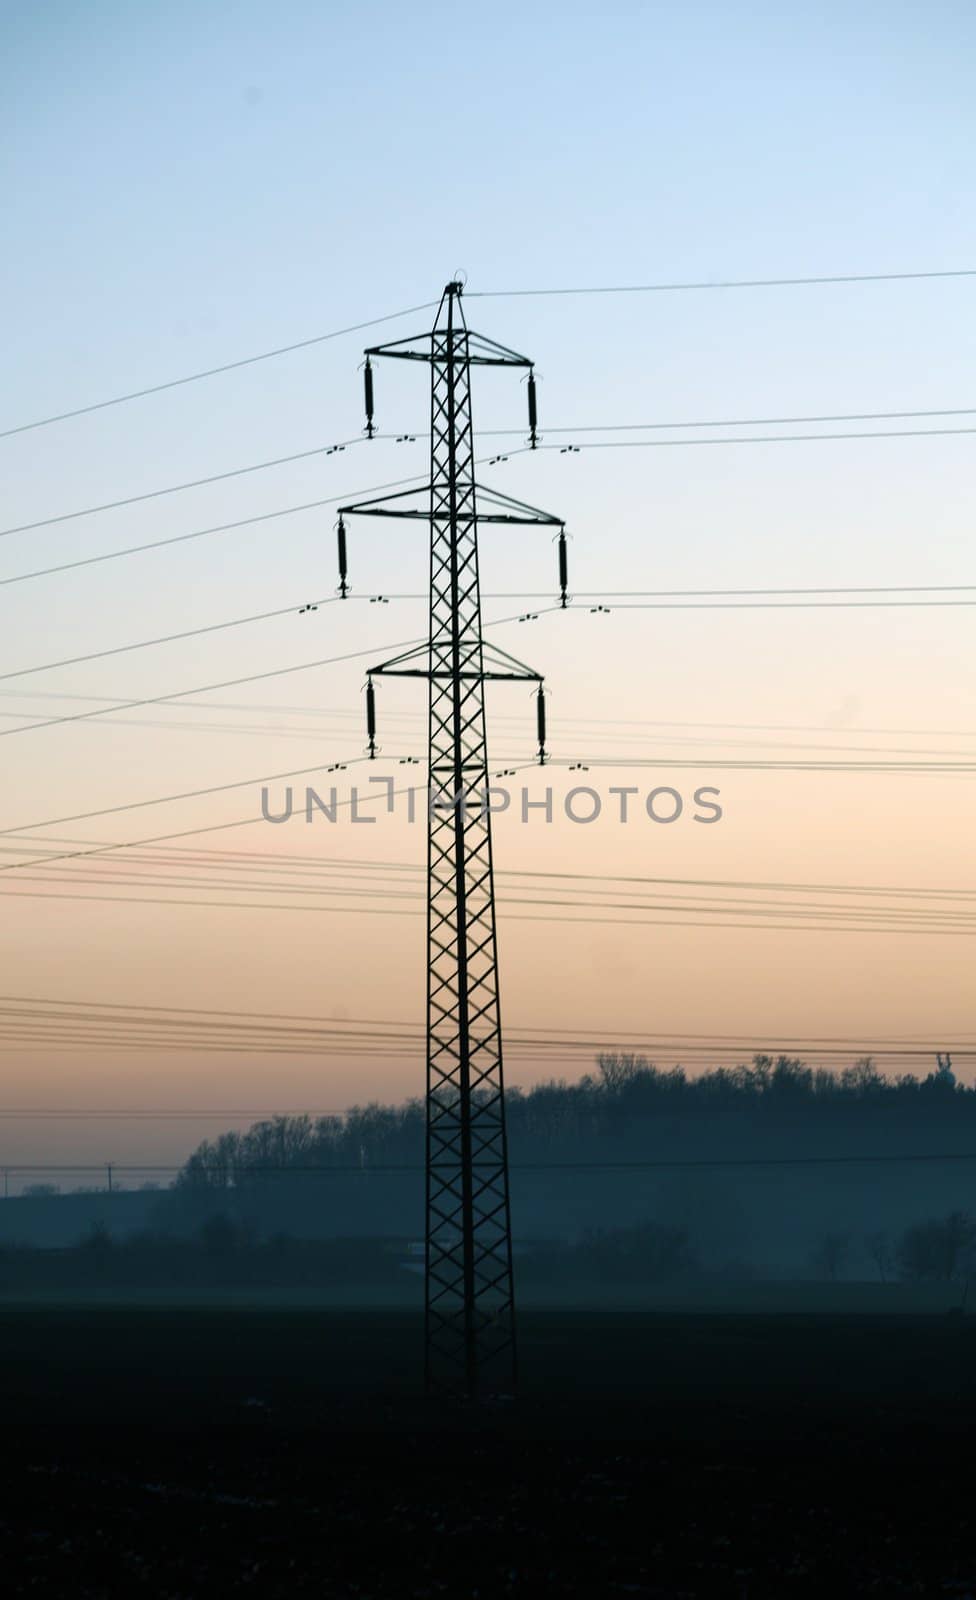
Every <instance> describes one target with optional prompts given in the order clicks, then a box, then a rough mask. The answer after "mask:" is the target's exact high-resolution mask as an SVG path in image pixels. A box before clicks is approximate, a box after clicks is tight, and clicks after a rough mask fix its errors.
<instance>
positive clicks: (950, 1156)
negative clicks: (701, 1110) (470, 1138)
mask: <svg viewBox="0 0 976 1600" xmlns="http://www.w3.org/2000/svg"><path fill="white" fill-rule="evenodd" d="M956 1161H976V1152H973V1151H955V1150H953V1151H947V1152H942V1153H939V1154H915V1153H909V1152H904V1153H899V1154H894V1155H889V1154H885V1155H860V1154H858V1155H832V1156H711V1157H709V1156H705V1157H695V1158H692V1159H690V1160H682V1159H681V1158H677V1157H676V1158H672V1159H670V1160H661V1161H653V1160H650V1161H649V1160H644V1161H512V1162H511V1163H510V1168H511V1171H513V1172H544V1173H557V1172H564V1173H579V1172H652V1171H663V1170H674V1169H681V1170H689V1171H694V1170H699V1169H701V1170H713V1169H716V1168H723V1167H737V1168H741V1167H839V1166H904V1165H908V1164H911V1165H916V1164H920V1163H933V1162H956ZM108 1167H111V1169H112V1171H113V1173H125V1172H131V1173H144V1172H160V1173H181V1172H183V1171H184V1168H185V1167H186V1162H183V1163H181V1164H180V1165H176V1164H175V1163H171V1164H160V1163H157V1162H148V1161H141V1162H120V1161H111V1162H109V1161H100V1162H94V1163H93V1162H73V1163H70V1162H63V1161H62V1162H43V1161H35V1162H25V1163H20V1162H18V1163H11V1162H4V1163H3V1165H2V1170H3V1171H5V1172H9V1173H11V1174H13V1173H31V1172H60V1173H66V1174H76V1173H89V1172H97V1173H104V1172H105V1171H106V1168H108ZM229 1167H230V1168H231V1169H232V1170H233V1171H234V1174H235V1176H236V1177H239V1178H250V1177H258V1176H261V1175H263V1174H265V1173H272V1172H280V1173H289V1174H291V1175H293V1176H301V1177H309V1176H316V1177H323V1178H324V1177H333V1176H342V1175H348V1174H350V1173H355V1174H356V1175H357V1176H358V1177H360V1178H361V1177H363V1175H364V1174H367V1173H377V1174H384V1175H391V1176H392V1175H393V1174H413V1173H418V1172H423V1171H424V1170H425V1169H424V1165H423V1163H422V1162H396V1161H367V1162H365V1163H363V1162H347V1163H339V1162H335V1163H328V1164H327V1163H322V1164H320V1165H314V1166H313V1165H308V1164H306V1163H301V1164H299V1163H284V1162H273V1163H272V1162H264V1161H262V1162H255V1163H250V1162H248V1163H243V1162H242V1163H240V1164H237V1163H234V1162H231V1163H229ZM220 1187H223V1186H222V1185H218V1184H209V1183H206V1182H203V1183H201V1184H200V1188H208V1189H217V1188H220Z"/></svg>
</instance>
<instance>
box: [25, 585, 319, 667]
mask: <svg viewBox="0 0 976 1600" xmlns="http://www.w3.org/2000/svg"><path fill="white" fill-rule="evenodd" d="M337 599H338V595H334V594H330V595H324V596H319V597H318V598H317V599H315V600H309V601H306V602H305V606H304V607H302V606H298V605H292V606H279V607H278V609H277V610H275V611H259V612H257V613H255V614H253V615H252V616H249V617H232V618H231V619H230V620H229V621H228V622H210V623H207V624H206V626H205V627H202V628H186V629H184V630H183V632H182V633H166V634H162V635H160V636H159V637H158V638H155V639H138V640H136V642H135V643H134V644H118V645H114V646H112V647H111V648H110V649H108V650H92V651H89V652H88V654H87V655H83V656H65V657H64V658H63V659H62V660H60V661H43V662H41V664H40V665H39V666H36V667H17V668H16V669H15V670H14V671H12V672H0V683H6V682H7V680H8V679H10V678H28V677H30V676H31V675H32V674H33V673H35V672H55V671H56V670H57V669H58V668H59V667H77V666H79V665H80V664H81V663H82V662H83V661H103V660H104V659H105V657H106V656H122V655H126V654H127V653H128V652H129V651H130V650H148V649H149V648H150V647H151V646H152V645H157V644H174V643H176V642H177V641H178V640H180V639H198V638H199V637H200V636H201V634H205V633H221V632H222V631H223V630H224V629H226V628H242V627H244V626H245V625H246V624H248V623H252V622H268V621H270V620H271V619H272V618H275V617H288V616H296V615H298V614H299V613H300V612H301V611H302V610H303V609H305V608H308V609H311V610H316V611H317V610H318V609H319V607H320V606H329V605H332V604H334V602H335V601H336V600H337Z"/></svg>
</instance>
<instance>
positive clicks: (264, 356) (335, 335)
mask: <svg viewBox="0 0 976 1600" xmlns="http://www.w3.org/2000/svg"><path fill="white" fill-rule="evenodd" d="M432 304H434V302H433V301H430V300H428V301H426V302H425V303H424V304H423V305H419V306H406V307H405V308H404V310H402V311H391V312H389V313H388V314H387V315H386V316H385V317H371V318H370V320H369V321H368V322H354V323H351V324H350V325H349V327H347V328H335V329H333V330H332V331H331V332H330V333H318V334H314V335H313V336H312V337H311V338H309V339H299V340H297V341H296V342H295V343H294V344H282V345H278V347H277V348H276V349H274V350H263V351H261V353H260V354H259V355H256V356H243V357H241V358H240V359H239V360H237V361H227V362H224V364H223V365H222V366H219V367H207V368H206V369H205V370H204V371H202V372H191V373H189V374H187V376H185V377H183V378H170V379H168V380H167V382H165V383H155V384H152V385H151V386H150V387H149V388H146V389H133V390H131V391H130V392H129V393H128V394H118V395H114V396H113V397H112V398H111V399H110V400H96V401H93V402H92V403H91V404H90V405H86V406H76V407H75V409H74V410H73V411H61V412H58V414H57V415H56V416H52V417H40V418H38V419H37V420H36V421H35V422H22V423H20V424H19V425H18V426H17V427H15V428H6V429H4V430H3V432H0V439H9V438H10V437H11V436H12V435H13V434H15V433H28V432H30V431H31V429H33V428H47V427H50V426H51V424H52V423H54V422H67V421H68V420H69V419H70V418H71V417H84V416H88V415H89V414H90V413H91V412H93V411H105V410H107V409H108V407H109V406H120V405H124V404H125V402H126V401H128V400H143V399H145V397H146V396H147V395H151V394H162V393H163V391H164V390H166V389H178V388H181V387H182V386H183V385H184V384H187V383H199V382H200V381H201V379H203V378H215V377H218V376H219V375H220V374H221V373H224V372H234V371H236V370H237V369H238V368H240V367H251V366H254V365H255V364H256V363H257V362H259V361H270V360H271V359H272V358H273V357H275V356H284V355H290V354H291V353H292V351H294V350H307V349H309V347H310V346H311V345H316V344H325V343H327V342H328V341H329V340H331V339H341V338H342V337H343V336H344V335H345V334H349V333H359V332H360V331H361V330H362V329H363V328H376V327H378V326H379V325H380V323H382V322H394V321H396V319H397V318H398V317H408V316H412V315H413V313H414V312H415V311H426V310H428V309H429V308H430V306H431V305H432Z"/></svg>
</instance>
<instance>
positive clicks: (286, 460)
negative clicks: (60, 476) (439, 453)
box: [0, 434, 394, 539]
mask: <svg viewBox="0 0 976 1600" xmlns="http://www.w3.org/2000/svg"><path fill="white" fill-rule="evenodd" d="M377 437H382V438H392V437H394V436H393V435H392V434H383V435H378V436H377ZM366 443H367V440H365V439H361V438H356V439H344V440H342V442H341V443H340V444H329V445H326V444H320V445H316V446H315V447H314V448H313V449H311V450H298V451H296V452H295V453H294V454H293V455H290V456H277V457H275V459H274V460H272V461H255V462H252V464H251V465H250V466H247V467H233V468H232V469H231V470H230V471H229V472H212V473H210V475H209V476H208V477H206V478H191V479H189V480H188V481H187V482H186V483H171V484H168V485H167V486H166V487H165V488H163V489H147V490H146V491H145V492H144V493H143V494H130V495H126V496H125V497H124V498H123V499H121V500H106V501H105V502H104V503H103V504H102V505H98V506H82V507H81V508H80V509H79V510H76V511H62V512H60V513H59V514H58V515H57V516H56V517H42V518H41V519H40V520H39V521H38V522H22V523H19V524H18V525H17V526H16V527H14V528H0V539H8V538H9V537H10V535H11V534H12V533H30V532H32V531H33V530H34V529H35V528H51V527H54V525H55V524H56V523H59V522H73V521H74V520H75V518H77V517H93V516H95V515H96V513H98V512H100V511H117V510H118V509H119V508H120V507H121V506H135V505H139V504H141V502H142V501H144V500H159V499H160V498H161V497H162V496H163V495H167V494H182V493H183V491H184V490H185V489H202V488H205V487H206V485H207V484H210V483H224V482H226V480H227V479H228V478H242V477H244V475H245V474H246V473H249V472H266V471H267V470H268V469H269V468H270V467H284V466H288V465H289V464H290V463H291V462H293V461H307V460H309V459H310V457H312V456H324V455H332V454H333V453H334V452H335V451H336V450H345V449H346V448H347V447H349V446H352V445H354V444H366Z"/></svg>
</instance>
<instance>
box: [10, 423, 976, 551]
mask: <svg viewBox="0 0 976 1600" xmlns="http://www.w3.org/2000/svg"><path fill="white" fill-rule="evenodd" d="M963 433H976V428H886V429H881V430H877V431H872V432H863V431H860V432H854V433H851V432H848V433H764V434H733V435H730V436H728V437H723V438H720V439H584V441H583V443H582V444H579V445H574V446H573V447H572V448H573V449H574V450H676V449H680V448H681V447H682V446H684V445H702V444H704V445H719V444H813V443H823V442H825V441H829V440H838V439H940V438H944V437H946V436H948V435H951V434H963ZM537 448H538V449H539V450H558V451H559V452H560V453H561V454H566V453H567V452H566V446H564V445H558V444H540V445H539V446H538V447H537ZM15 531H16V530H15Z"/></svg>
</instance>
